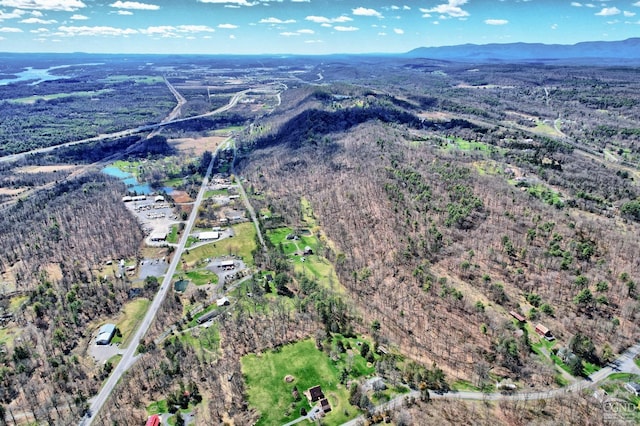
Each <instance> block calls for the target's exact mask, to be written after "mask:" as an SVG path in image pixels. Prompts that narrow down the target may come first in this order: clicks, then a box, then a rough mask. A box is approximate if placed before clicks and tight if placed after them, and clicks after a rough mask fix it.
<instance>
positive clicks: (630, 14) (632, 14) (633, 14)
mask: <svg viewBox="0 0 640 426" xmlns="http://www.w3.org/2000/svg"><path fill="white" fill-rule="evenodd" d="M623 13H624V16H626V17H627V18H631V17H632V16H636V13H635V12H629V11H627V10H625V11H624V12H623Z"/></svg>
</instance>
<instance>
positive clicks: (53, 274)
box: [44, 263, 62, 281]
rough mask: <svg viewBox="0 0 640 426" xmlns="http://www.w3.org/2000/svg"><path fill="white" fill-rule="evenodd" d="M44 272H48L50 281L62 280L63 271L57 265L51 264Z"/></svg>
mask: <svg viewBox="0 0 640 426" xmlns="http://www.w3.org/2000/svg"><path fill="white" fill-rule="evenodd" d="M44 270H45V271H46V272H47V277H48V278H49V279H50V280H54V281H59V280H61V279H62V269H60V265H59V264H57V263H49V264H48V265H47V266H45V268H44Z"/></svg>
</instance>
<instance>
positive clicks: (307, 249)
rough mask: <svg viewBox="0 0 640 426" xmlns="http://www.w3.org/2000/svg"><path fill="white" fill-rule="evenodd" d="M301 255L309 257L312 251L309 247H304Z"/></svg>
mask: <svg viewBox="0 0 640 426" xmlns="http://www.w3.org/2000/svg"><path fill="white" fill-rule="evenodd" d="M303 254H304V255H305V256H309V255H311V254H313V249H312V248H311V247H309V246H306V247H305V248H304V252H303Z"/></svg>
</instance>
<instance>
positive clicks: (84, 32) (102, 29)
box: [55, 26, 138, 37]
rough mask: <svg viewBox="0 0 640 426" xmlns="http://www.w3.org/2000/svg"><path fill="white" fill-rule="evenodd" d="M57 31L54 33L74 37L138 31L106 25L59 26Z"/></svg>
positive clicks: (114, 34) (120, 34)
mask: <svg viewBox="0 0 640 426" xmlns="http://www.w3.org/2000/svg"><path fill="white" fill-rule="evenodd" d="M58 31H59V32H57V33H56V34H55V35H58V36H61V37H74V36H128V35H131V34H137V33H138V31H137V30H134V29H132V28H116V27H108V26H96V27H88V26H80V27H74V26H61V27H58Z"/></svg>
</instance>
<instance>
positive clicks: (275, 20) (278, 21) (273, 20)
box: [260, 17, 296, 24]
mask: <svg viewBox="0 0 640 426" xmlns="http://www.w3.org/2000/svg"><path fill="white" fill-rule="evenodd" d="M260 23H261V24H295V23H296V20H295V19H287V20H286V21H283V20H282V19H278V18H274V17H270V18H263V19H261V20H260Z"/></svg>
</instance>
